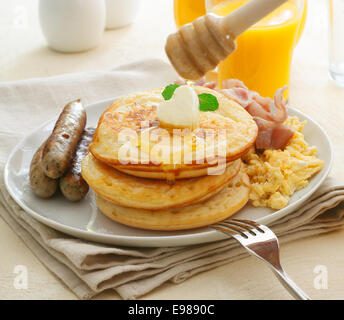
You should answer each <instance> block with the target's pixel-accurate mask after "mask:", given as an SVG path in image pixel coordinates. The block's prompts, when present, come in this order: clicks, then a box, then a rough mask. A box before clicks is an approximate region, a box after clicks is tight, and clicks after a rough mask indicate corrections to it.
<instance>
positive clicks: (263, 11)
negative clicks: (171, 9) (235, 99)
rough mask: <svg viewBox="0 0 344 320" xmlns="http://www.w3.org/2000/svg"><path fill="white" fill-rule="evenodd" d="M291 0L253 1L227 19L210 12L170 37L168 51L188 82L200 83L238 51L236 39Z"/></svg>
mask: <svg viewBox="0 0 344 320" xmlns="http://www.w3.org/2000/svg"><path fill="white" fill-rule="evenodd" d="M286 1H287V0H251V1H248V2H247V3H246V4H244V5H243V6H241V7H240V8H239V9H237V10H235V11H233V12H232V13H230V14H229V15H227V16H225V17H221V16H218V15H216V14H214V13H208V14H206V15H204V16H202V17H200V18H198V19H196V20H195V21H193V22H192V23H188V24H186V25H184V26H183V27H181V28H180V29H179V30H178V31H177V32H176V33H173V34H170V35H169V36H168V38H167V41H166V45H165V51H166V54H167V56H168V58H169V60H170V62H171V64H172V65H173V67H174V68H175V70H176V71H177V72H178V73H179V75H180V76H182V77H183V78H185V79H190V80H198V79H200V78H202V77H203V76H204V75H205V74H206V72H208V71H211V70H213V69H214V68H215V67H216V66H217V65H218V64H219V62H220V61H222V60H224V59H226V58H227V57H228V55H230V54H231V53H232V52H233V51H234V50H235V49H236V42H235V39H236V38H237V37H238V36H239V35H240V34H241V33H243V32H244V31H245V30H247V29H248V28H250V27H251V26H253V25H254V24H255V23H257V22H258V21H259V20H261V19H262V18H264V17H265V16H266V15H268V14H269V13H270V12H272V11H274V10H275V9H276V8H278V7H279V6H280V5H282V4H283V3H284V2H286Z"/></svg>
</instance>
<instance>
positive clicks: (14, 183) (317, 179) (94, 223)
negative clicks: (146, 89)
mask: <svg viewBox="0 0 344 320" xmlns="http://www.w3.org/2000/svg"><path fill="white" fill-rule="evenodd" d="M112 100H113V99H111V100H106V101H101V102H99V103H96V104H93V105H91V106H89V107H87V118H88V123H87V125H88V126H94V127H95V126H96V125H97V122H98V118H99V116H100V114H101V113H102V112H103V110H104V109H105V108H106V107H107V106H108V105H109V104H110V103H111V101H112ZM289 114H290V115H296V116H298V117H299V118H300V119H301V120H304V119H306V120H307V121H308V123H307V125H306V126H305V128H304V135H305V137H306V140H307V141H308V142H309V143H310V144H311V145H316V146H317V148H318V150H319V152H318V156H319V158H320V159H323V160H324V161H325V166H324V168H323V169H322V170H321V171H320V172H319V173H318V174H316V175H315V176H314V177H313V178H312V179H311V181H310V183H309V184H308V186H307V187H306V188H304V189H302V190H300V191H298V192H296V193H295V194H294V195H293V196H292V197H291V200H290V203H289V205H288V206H287V207H285V208H283V209H281V210H278V211H273V210H270V209H267V208H254V207H252V206H250V205H246V206H245V207H244V208H243V209H242V210H241V211H240V212H238V213H237V214H236V215H235V217H237V218H248V219H251V220H256V221H257V222H260V223H262V224H270V223H271V222H273V221H275V220H277V219H279V218H281V217H283V216H285V215H287V214H289V213H290V212H292V211H293V210H295V209H296V208H298V207H300V206H301V205H302V203H303V202H304V201H305V200H307V198H308V197H309V196H311V194H312V193H313V192H314V191H315V190H316V189H317V188H318V187H319V186H320V184H321V183H322V182H323V181H324V179H325V178H326V176H327V175H328V173H329V171H330V168H331V165H332V160H333V151H332V146H331V143H330V141H329V139H328V137H327V135H326V133H325V132H324V130H323V129H322V128H321V127H320V126H319V125H318V124H317V123H315V122H314V121H313V120H312V119H310V118H309V117H307V116H306V115H304V114H302V113H301V112H299V111H297V110H295V109H293V108H289ZM55 121H56V119H54V120H52V121H49V122H48V123H46V124H44V125H42V126H41V127H40V128H38V129H37V130H35V131H34V132H32V133H31V134H30V135H28V136H27V137H26V138H25V139H24V140H23V141H21V142H20V143H19V144H18V145H17V146H16V147H15V148H14V150H13V151H12V153H11V154H10V156H9V158H8V161H7V164H6V167H5V184H6V187H7V190H8V192H9V193H10V194H11V196H12V197H13V199H14V200H15V201H16V202H17V203H18V204H19V205H20V206H21V207H22V208H23V209H24V210H25V211H26V212H27V213H28V214H30V215H32V216H33V217H34V218H35V219H37V220H39V221H40V222H42V223H44V224H46V225H48V226H50V227H52V228H54V229H56V230H59V231H62V232H65V233H67V234H70V235H72V236H75V237H78V238H82V239H86V240H90V241H97V242H103V243H108V244H117V245H123V246H135V247H161V246H184V245H191V244H199V243H205V242H212V241H216V240H221V239H224V238H225V236H224V235H223V234H222V233H220V232H216V231H214V230H210V229H209V228H206V227H205V228H199V229H194V230H187V231H174V232H171V231H146V230H140V229H135V228H131V227H126V226H124V225H121V224H118V223H116V222H114V221H112V220H110V219H108V218H107V217H105V216H104V215H103V214H102V213H100V212H99V210H98V209H97V207H96V205H95V203H94V200H93V192H92V191H90V192H89V193H88V195H87V196H86V197H85V199H83V200H82V201H80V202H78V203H71V202H69V201H67V200H65V199H64V198H63V197H62V196H61V195H60V194H58V195H56V196H54V197H53V198H51V199H48V200H43V199H40V198H38V197H36V196H35V195H34V194H33V193H32V191H31V189H30V186H29V166H30V162H31V159H32V156H33V154H34V152H35V151H36V150H37V148H38V147H39V146H40V145H41V143H42V141H44V139H46V138H47V137H48V136H49V134H50V132H51V130H52V129H53V126H54V123H55Z"/></svg>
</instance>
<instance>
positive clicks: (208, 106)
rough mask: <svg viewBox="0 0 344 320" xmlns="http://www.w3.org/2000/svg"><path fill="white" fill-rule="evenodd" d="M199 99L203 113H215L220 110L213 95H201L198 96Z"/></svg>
mask: <svg viewBox="0 0 344 320" xmlns="http://www.w3.org/2000/svg"><path fill="white" fill-rule="evenodd" d="M198 98H199V109H200V110H201V111H215V110H217V109H218V108H219V102H218V101H217V98H216V97H215V96H214V95H212V94H211V93H201V94H199V95H198Z"/></svg>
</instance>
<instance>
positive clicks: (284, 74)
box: [206, 0, 307, 98]
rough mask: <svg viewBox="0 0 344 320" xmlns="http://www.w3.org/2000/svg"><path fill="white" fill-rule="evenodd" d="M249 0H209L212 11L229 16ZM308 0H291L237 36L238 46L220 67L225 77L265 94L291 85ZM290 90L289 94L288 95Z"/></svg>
mask: <svg viewBox="0 0 344 320" xmlns="http://www.w3.org/2000/svg"><path fill="white" fill-rule="evenodd" d="M247 1H249V0H206V8H207V11H208V12H213V13H216V14H218V15H221V16H225V15H227V14H229V13H231V12H232V11H234V10H235V9H237V8H238V7H240V6H241V5H243V4H244V3H246V2H247ZM306 12H307V0H289V1H288V2H286V3H284V4H283V5H281V6H280V7H279V8H278V9H276V10H275V11H274V12H272V13H271V14H269V15H268V16H266V17H265V18H263V19H262V20H261V21H259V22H258V23H257V24H255V25H254V26H253V27H251V28H250V29H249V30H247V31H245V32H244V33H243V34H241V35H240V36H239V37H238V38H237V49H236V51H235V52H234V53H232V54H231V55H230V56H229V57H228V58H227V59H225V60H224V61H222V62H221V63H220V64H219V66H218V81H219V84H220V86H221V85H222V81H223V80H224V79H230V78H234V79H239V80H242V81H243V82H244V83H245V85H246V86H247V87H248V88H249V89H250V90H254V91H257V92H258V93H260V94H261V95H262V96H265V97H271V98H272V97H273V96H274V93H275V92H276V90H277V89H278V88H281V87H283V86H284V85H289V78H290V66H291V61H292V56H293V50H294V47H295V45H296V43H297V42H298V40H299V38H300V36H301V33H302V30H303V28H304V24H305V19H306ZM287 95H288V93H286V98H287Z"/></svg>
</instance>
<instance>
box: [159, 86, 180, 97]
mask: <svg viewBox="0 0 344 320" xmlns="http://www.w3.org/2000/svg"><path fill="white" fill-rule="evenodd" d="M178 87H180V85H179V84H170V85H168V86H166V87H165V89H164V91H163V92H162V93H161V94H162V96H163V97H164V99H165V100H170V99H171V98H172V96H173V94H174V91H175V90H176V89H177V88H178Z"/></svg>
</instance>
